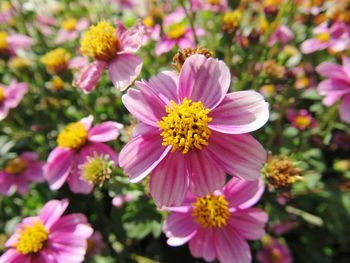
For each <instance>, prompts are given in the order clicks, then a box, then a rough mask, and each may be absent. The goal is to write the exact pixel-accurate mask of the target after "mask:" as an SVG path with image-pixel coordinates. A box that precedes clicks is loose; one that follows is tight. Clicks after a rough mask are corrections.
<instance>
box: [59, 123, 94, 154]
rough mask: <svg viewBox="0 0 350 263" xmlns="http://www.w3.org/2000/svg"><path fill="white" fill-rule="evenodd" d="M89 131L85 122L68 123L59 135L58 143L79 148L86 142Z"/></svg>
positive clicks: (71, 147) (66, 146)
mask: <svg viewBox="0 0 350 263" xmlns="http://www.w3.org/2000/svg"><path fill="white" fill-rule="evenodd" d="M87 136H88V133H87V130H86V128H85V126H84V124H82V123H80V122H73V123H71V124H68V125H67V126H66V127H65V128H64V129H63V130H62V131H61V132H60V133H59V135H58V138H57V144H58V146H59V147H65V148H70V149H79V148H80V147H81V146H83V145H84V144H85V142H86V139H87Z"/></svg>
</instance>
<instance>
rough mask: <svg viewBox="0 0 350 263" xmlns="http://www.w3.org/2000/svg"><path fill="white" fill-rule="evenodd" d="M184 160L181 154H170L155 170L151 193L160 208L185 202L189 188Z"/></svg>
mask: <svg viewBox="0 0 350 263" xmlns="http://www.w3.org/2000/svg"><path fill="white" fill-rule="evenodd" d="M184 158H185V157H184V155H183V154H181V153H179V152H174V153H168V155H167V156H166V157H165V158H164V159H163V160H162V162H160V163H159V165H158V166H157V167H156V168H155V169H154V170H153V172H152V174H151V181H150V192H151V195H152V197H153V198H154V201H155V202H156V204H157V206H158V207H162V206H173V205H174V206H179V205H180V204H181V203H182V201H183V200H184V198H185V195H186V192H187V189H188V186H189V175H188V171H187V167H186V163H185V159H184Z"/></svg>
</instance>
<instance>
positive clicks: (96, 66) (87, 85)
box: [73, 61, 107, 93]
mask: <svg viewBox="0 0 350 263" xmlns="http://www.w3.org/2000/svg"><path fill="white" fill-rule="evenodd" d="M106 65H107V62H105V61H95V62H93V63H91V64H89V65H87V66H86V67H84V68H83V69H82V70H81V71H80V73H79V75H78V76H77V79H75V80H74V82H73V85H74V86H77V87H79V88H81V89H82V90H83V91H84V92H85V93H89V92H91V91H93V90H94V89H95V87H96V85H97V82H98V81H99V80H100V78H101V76H102V73H103V71H104V69H105V67H106Z"/></svg>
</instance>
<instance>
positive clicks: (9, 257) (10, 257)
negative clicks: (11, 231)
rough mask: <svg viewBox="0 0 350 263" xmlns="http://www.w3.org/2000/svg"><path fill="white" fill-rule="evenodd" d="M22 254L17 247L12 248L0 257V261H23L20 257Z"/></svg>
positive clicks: (8, 262) (11, 262) (12, 262)
mask: <svg viewBox="0 0 350 263" xmlns="http://www.w3.org/2000/svg"><path fill="white" fill-rule="evenodd" d="M21 256H22V254H21V253H19V252H17V250H16V249H14V248H10V249H8V250H7V251H6V252H5V253H3V254H2V255H1V257H0V263H16V262H21V261H18V260H20V259H19V258H20V257H21Z"/></svg>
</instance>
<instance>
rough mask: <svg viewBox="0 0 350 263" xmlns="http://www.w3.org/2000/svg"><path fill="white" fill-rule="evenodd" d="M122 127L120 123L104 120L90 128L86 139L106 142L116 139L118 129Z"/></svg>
mask: <svg viewBox="0 0 350 263" xmlns="http://www.w3.org/2000/svg"><path fill="white" fill-rule="evenodd" d="M122 127H123V125H122V124H120V123H118V122H114V121H106V122H103V123H101V124H97V125H96V126H94V127H93V128H92V129H90V131H89V137H88V139H89V141H93V142H108V141H113V140H116V139H117V138H118V136H119V130H120V129H121V128H122Z"/></svg>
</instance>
